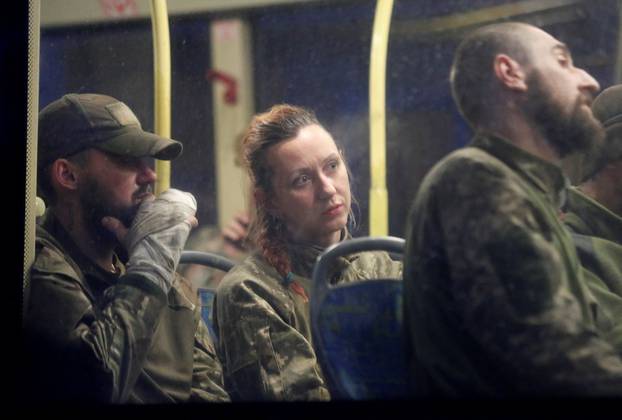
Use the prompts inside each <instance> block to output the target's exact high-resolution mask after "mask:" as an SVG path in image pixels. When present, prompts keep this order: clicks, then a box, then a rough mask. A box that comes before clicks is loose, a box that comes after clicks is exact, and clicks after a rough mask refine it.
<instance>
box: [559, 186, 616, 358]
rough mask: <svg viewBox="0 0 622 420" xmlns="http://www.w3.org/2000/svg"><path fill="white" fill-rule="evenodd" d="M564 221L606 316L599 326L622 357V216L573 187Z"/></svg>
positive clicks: (586, 276) (602, 317)
mask: <svg viewBox="0 0 622 420" xmlns="http://www.w3.org/2000/svg"><path fill="white" fill-rule="evenodd" d="M563 221H564V224H565V225H566V226H567V227H568V228H569V229H570V231H571V233H572V238H573V239H574V243H575V246H576V248H577V253H578V254H579V258H580V260H581V265H582V266H583V267H584V269H585V272H584V275H585V278H586V280H587V282H588V286H589V287H590V290H591V291H592V294H593V295H594V297H595V298H596V300H597V301H598V303H599V307H600V308H601V311H602V313H603V314H602V316H601V317H600V320H601V322H600V323H599V327H600V328H601V329H602V330H603V332H604V333H605V334H606V335H607V336H608V337H609V341H611V342H612V343H613V344H614V346H615V348H616V349H617V350H618V352H619V353H621V354H622V217H620V216H618V215H616V214H615V213H613V212H611V211H610V210H609V209H607V208H606V207H603V206H602V205H601V204H600V203H598V202H596V201H594V200H592V199H591V198H590V197H588V196H587V195H585V194H583V193H582V192H581V191H579V190H578V189H576V188H570V189H569V190H568V200H567V201H566V205H565V206H564V214H563Z"/></svg>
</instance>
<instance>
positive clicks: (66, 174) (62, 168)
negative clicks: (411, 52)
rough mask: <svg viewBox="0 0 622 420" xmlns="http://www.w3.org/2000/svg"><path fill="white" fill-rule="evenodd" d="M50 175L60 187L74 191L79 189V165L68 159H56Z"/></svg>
mask: <svg viewBox="0 0 622 420" xmlns="http://www.w3.org/2000/svg"><path fill="white" fill-rule="evenodd" d="M50 176H51V178H52V182H53V183H54V184H56V185H57V186H58V188H62V189H66V190H74V191H75V190H77V189H78V178H79V173H78V167H77V165H75V164H73V163H71V162H70V161H68V160H67V159H56V160H55V161H54V163H52V167H51V169H50Z"/></svg>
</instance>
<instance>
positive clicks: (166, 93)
mask: <svg viewBox="0 0 622 420" xmlns="http://www.w3.org/2000/svg"><path fill="white" fill-rule="evenodd" d="M151 27H152V30H153V64H154V85H155V92H154V98H155V102H154V113H155V132H156V134H158V135H160V136H163V137H170V136H171V47H170V45H171V42H170V37H169V29H168V10H167V8H166V0H151ZM155 169H156V174H157V176H158V179H157V181H156V183H155V194H156V195H158V194H160V193H161V192H162V191H166V190H168V189H169V188H170V185H171V163H170V162H169V161H164V160H156V168H155Z"/></svg>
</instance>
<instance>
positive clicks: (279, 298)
mask: <svg viewBox="0 0 622 420" xmlns="http://www.w3.org/2000/svg"><path fill="white" fill-rule="evenodd" d="M243 150H244V159H245V165H246V167H247V170H248V173H249V176H250V178H251V184H252V188H253V193H254V201H255V210H254V214H253V215H252V218H251V225H250V228H249V236H250V239H251V240H252V241H253V244H255V246H256V247H257V250H256V251H255V252H254V253H253V254H251V255H250V256H249V257H248V258H247V259H246V260H244V262H243V263H241V264H239V265H238V266H236V267H235V268H234V269H232V270H231V271H230V272H229V273H228V274H227V275H225V277H224V278H223V280H222V282H221V283H220V285H219V286H218V289H217V291H216V301H215V311H214V315H215V323H216V327H217V330H218V336H219V341H218V344H217V348H218V352H219V355H220V357H221V360H222V361H223V365H224V372H225V384H226V386H227V389H228V390H229V391H230V393H231V397H232V399H233V400H246V401H248V400H252V401H262V400H288V401H292V400H328V399H330V391H329V389H328V388H327V385H326V382H325V379H324V377H323V374H322V371H321V368H320V365H319V364H318V361H317V359H316V356H315V352H314V350H313V345H312V337H311V326H310V319H309V300H310V299H313V296H310V290H311V279H310V277H311V274H312V269H313V265H314V262H315V259H316V258H317V256H318V255H319V254H320V253H322V252H323V251H324V250H325V249H326V248H327V247H328V246H330V245H333V244H335V243H338V242H340V241H344V240H347V239H348V238H350V232H349V231H348V223H349V221H351V220H352V218H351V201H352V196H351V193H350V179H349V175H348V171H347V168H346V162H345V161H344V158H343V154H342V152H341V151H340V149H339V148H338V147H337V145H336V144H335V141H334V140H333V138H332V137H331V135H330V133H328V132H327V131H326V130H325V129H324V127H322V125H321V124H320V123H319V121H318V120H317V118H316V116H315V115H314V113H313V112H311V111H309V110H307V109H304V108H301V107H297V106H293V105H287V104H281V105H275V106H273V107H272V108H270V109H269V110H268V111H267V112H265V113H262V114H258V115H256V116H255V117H254V118H253V119H252V121H251V123H250V126H249V127H248V129H247V131H246V134H245V136H244V142H243ZM379 277H382V278H385V277H394V278H400V277H401V263H399V262H395V261H393V260H391V258H390V257H389V255H388V254H387V253H386V252H365V253H359V254H355V255H351V256H348V257H345V258H341V259H340V260H339V263H338V264H336V265H335V266H334V267H333V269H332V272H331V279H332V281H333V282H334V283H340V282H352V281H360V280H365V279H373V278H379Z"/></svg>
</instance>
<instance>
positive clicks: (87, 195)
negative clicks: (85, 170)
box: [80, 177, 147, 244]
mask: <svg viewBox="0 0 622 420" xmlns="http://www.w3.org/2000/svg"><path fill="white" fill-rule="evenodd" d="M80 188H81V193H80V202H81V205H82V209H83V210H84V213H83V214H84V219H85V220H84V223H85V226H87V228H88V229H89V230H90V231H91V233H92V234H93V237H94V238H95V239H96V240H99V241H104V242H107V243H110V244H115V243H117V242H118V241H117V238H116V236H115V235H114V233H112V232H111V231H109V230H108V229H107V228H105V227H104V226H103V225H102V222H101V221H102V218H104V217H105V216H111V217H115V218H117V219H119V220H120V221H121V222H122V223H123V224H124V225H125V226H126V227H128V228H129V227H130V226H131V224H132V221H133V220H134V217H136V213H137V211H138V207H139V206H140V203H138V204H135V205H130V206H121V205H118V204H115V203H113V202H112V201H111V200H110V198H109V194H108V193H107V191H105V190H104V189H103V188H102V187H101V185H100V184H99V182H98V181H97V180H96V179H95V178H93V177H89V178H88V179H86V180H85V181H84V184H83V185H81V187H80ZM146 188H147V187H146ZM141 190H143V189H142V188H141Z"/></svg>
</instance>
